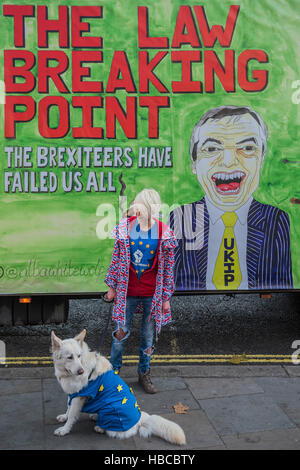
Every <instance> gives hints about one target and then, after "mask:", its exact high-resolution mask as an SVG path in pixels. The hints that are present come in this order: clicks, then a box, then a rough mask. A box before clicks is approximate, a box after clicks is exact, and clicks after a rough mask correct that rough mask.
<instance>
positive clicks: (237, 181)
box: [211, 171, 246, 195]
mask: <svg viewBox="0 0 300 470" xmlns="http://www.w3.org/2000/svg"><path fill="white" fill-rule="evenodd" d="M245 177H246V174H245V173H244V172H243V171H233V172H231V173H225V172H220V173H214V174H213V175H212V177H211V179H212V180H213V182H214V183H215V187H216V190H217V192H218V193H219V194H227V195H228V194H237V193H239V191H240V188H241V183H242V181H243V180H244V178H245Z"/></svg>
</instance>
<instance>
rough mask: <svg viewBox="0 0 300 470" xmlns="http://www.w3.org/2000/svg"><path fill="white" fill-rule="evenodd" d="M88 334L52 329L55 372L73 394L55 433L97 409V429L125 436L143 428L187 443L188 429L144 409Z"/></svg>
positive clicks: (63, 431)
mask: <svg viewBox="0 0 300 470" xmlns="http://www.w3.org/2000/svg"><path fill="white" fill-rule="evenodd" d="M85 335H86V330H83V331H82V332H81V333H80V334H79V335H77V336H75V338H71V339H65V340H61V339H59V338H58V337H57V336H56V335H55V334H54V332H53V331H52V332H51V339H52V357H53V363H54V369H55V375H56V378H57V380H58V382H59V383H60V385H61V387H62V389H63V391H64V392H65V393H67V394H68V395H69V399H68V409H67V411H66V413H65V414H63V415H59V416H57V420H58V421H59V422H60V423H65V424H64V426H62V427H60V428H58V429H56V430H55V432H54V434H56V435H57V436H64V435H65V434H68V433H69V432H70V431H71V429H72V426H73V424H74V423H75V422H76V421H77V419H78V417H79V415H80V412H81V411H83V412H87V413H91V414H94V413H97V414H98V421H97V425H96V426H95V428H94V430H95V431H96V432H99V433H104V432H106V433H107V434H108V436H110V437H117V438H119V439H124V438H129V437H132V436H134V435H135V434H137V433H138V432H139V434H140V436H141V437H146V438H147V437H149V436H151V435H152V434H154V435H156V436H159V437H161V438H162V439H165V440H166V441H169V442H171V443H172V444H179V445H183V444H185V442H186V440H185V435H184V432H183V430H182V429H181V427H180V426H178V424H176V423H173V422H172V421H169V420H167V419H165V418H162V417H161V416H157V415H148V414H147V413H145V412H143V411H142V412H140V409H139V406H138V404H137V403H136V400H135V397H134V395H133V392H132V389H129V387H128V386H127V385H126V383H125V382H124V381H123V380H122V379H121V377H120V376H119V375H118V374H117V372H115V371H114V370H113V369H112V366H111V364H110V362H109V361H108V360H107V359H106V358H105V357H103V356H101V355H100V354H99V353H98V352H91V351H90V350H89V348H88V346H87V344H86V343H85V342H84V338H85Z"/></svg>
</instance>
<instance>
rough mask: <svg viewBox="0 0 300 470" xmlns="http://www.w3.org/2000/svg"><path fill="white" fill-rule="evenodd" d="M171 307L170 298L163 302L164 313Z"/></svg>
mask: <svg viewBox="0 0 300 470" xmlns="http://www.w3.org/2000/svg"><path fill="white" fill-rule="evenodd" d="M170 308H171V306H170V301H169V300H167V301H166V302H163V304H162V309H163V313H165V312H167V311H168V310H170Z"/></svg>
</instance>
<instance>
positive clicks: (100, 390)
mask: <svg viewBox="0 0 300 470" xmlns="http://www.w3.org/2000/svg"><path fill="white" fill-rule="evenodd" d="M103 389H104V387H103V384H102V385H101V387H100V388H99V392H103Z"/></svg>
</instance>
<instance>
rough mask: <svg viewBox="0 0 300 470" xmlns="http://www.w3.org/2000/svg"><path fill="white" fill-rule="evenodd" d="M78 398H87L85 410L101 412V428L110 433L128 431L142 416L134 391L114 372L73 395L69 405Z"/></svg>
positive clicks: (98, 423)
mask: <svg viewBox="0 0 300 470" xmlns="http://www.w3.org/2000/svg"><path fill="white" fill-rule="evenodd" d="M75 397H87V400H86V402H85V404H84V406H83V408H82V410H81V411H82V412H84V413H92V414H93V413H97V414H98V420H97V425H98V426H99V427H100V428H102V429H106V430H108V431H127V430H128V429H130V428H131V427H132V426H134V425H135V424H136V423H137V422H138V421H139V419H140V417H141V412H140V409H139V406H138V404H137V402H136V399H135V396H134V394H133V392H132V391H131V389H130V388H129V387H128V385H127V384H126V383H125V382H124V380H122V379H121V377H120V376H119V375H118V372H117V371H114V370H109V371H108V372H105V373H104V374H102V375H100V376H99V377H97V378H96V379H95V380H90V381H89V382H88V384H87V385H86V386H85V387H83V388H82V389H81V390H80V391H79V392H77V393H72V394H71V395H69V405H70V404H71V401H72V399H73V398H75Z"/></svg>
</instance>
